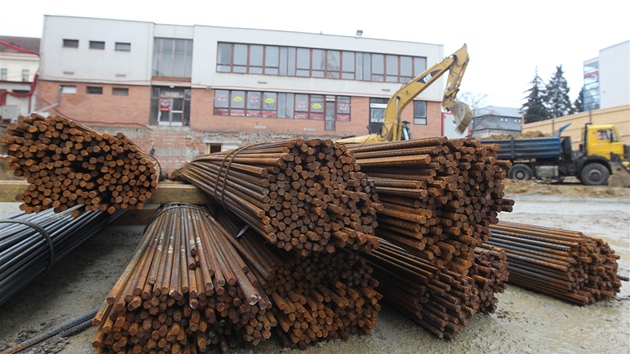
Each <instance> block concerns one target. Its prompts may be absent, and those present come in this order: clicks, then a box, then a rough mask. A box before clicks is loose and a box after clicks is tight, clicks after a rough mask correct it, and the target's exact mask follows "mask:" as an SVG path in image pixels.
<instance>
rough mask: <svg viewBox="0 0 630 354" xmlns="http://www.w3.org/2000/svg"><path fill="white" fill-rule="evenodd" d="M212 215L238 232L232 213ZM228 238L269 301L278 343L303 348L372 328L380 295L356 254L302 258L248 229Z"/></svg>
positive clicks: (293, 347)
mask: <svg viewBox="0 0 630 354" xmlns="http://www.w3.org/2000/svg"><path fill="white" fill-rule="evenodd" d="M217 213H218V214H217V216H216V217H217V220H219V222H220V223H221V224H222V225H224V226H225V227H226V229H227V230H230V233H232V234H234V235H237V234H239V229H241V228H240V226H237V225H238V224H239V222H238V221H237V220H236V217H234V216H230V214H229V213H225V212H222V211H221V210H219V211H217ZM231 240H232V243H233V244H234V247H236V248H237V249H238V250H239V253H240V254H241V255H242V256H243V258H244V259H245V261H246V263H247V264H248V265H250V269H252V272H253V273H254V274H255V275H256V278H257V279H258V280H259V283H260V284H261V286H262V288H263V289H264V291H265V293H266V294H267V296H269V299H270V300H271V302H272V304H273V307H272V308H271V311H272V313H273V314H274V317H275V318H276V320H277V325H278V326H277V327H276V333H277V334H278V337H279V338H280V341H281V343H282V345H283V346H285V347H287V348H292V349H296V348H300V349H306V348H307V346H308V345H312V344H314V343H316V342H318V341H322V340H328V339H344V340H345V339H347V338H348V337H349V336H350V335H353V334H369V333H370V331H371V330H372V329H373V328H374V327H375V326H376V324H377V316H378V313H379V311H380V305H379V303H378V301H379V300H380V299H381V297H382V296H381V295H380V293H378V292H377V291H376V290H375V288H376V287H377V286H378V282H377V281H376V280H375V279H374V278H372V269H371V268H370V267H369V266H368V265H367V262H366V260H365V259H363V258H362V257H360V256H359V255H358V254H357V253H355V252H353V251H350V250H347V249H340V250H337V251H336V252H334V253H333V254H328V253H313V254H311V255H309V256H306V257H303V256H300V255H299V254H298V252H295V251H292V252H284V251H282V250H278V249H277V248H275V247H269V246H265V245H264V244H263V243H262V241H263V240H264V238H263V237H262V236H260V235H258V234H257V232H255V231H253V230H251V229H250V230H247V231H245V232H243V233H242V235H241V236H239V238H238V239H235V238H232V239H231Z"/></svg>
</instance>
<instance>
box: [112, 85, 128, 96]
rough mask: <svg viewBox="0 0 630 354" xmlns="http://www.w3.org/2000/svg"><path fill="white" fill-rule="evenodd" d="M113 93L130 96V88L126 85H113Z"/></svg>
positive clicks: (114, 94)
mask: <svg viewBox="0 0 630 354" xmlns="http://www.w3.org/2000/svg"><path fill="white" fill-rule="evenodd" d="M112 95H113V96H129V89H128V88H125V87H113V88H112Z"/></svg>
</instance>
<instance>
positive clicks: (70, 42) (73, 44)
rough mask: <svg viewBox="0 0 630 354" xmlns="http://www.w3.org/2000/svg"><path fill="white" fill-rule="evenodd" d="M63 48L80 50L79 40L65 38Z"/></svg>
mask: <svg viewBox="0 0 630 354" xmlns="http://www.w3.org/2000/svg"><path fill="white" fill-rule="evenodd" d="M62 41H63V42H62V47H64V48H79V40H78V39H70V38H63V39H62Z"/></svg>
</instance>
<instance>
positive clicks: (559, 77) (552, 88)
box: [543, 65, 571, 118]
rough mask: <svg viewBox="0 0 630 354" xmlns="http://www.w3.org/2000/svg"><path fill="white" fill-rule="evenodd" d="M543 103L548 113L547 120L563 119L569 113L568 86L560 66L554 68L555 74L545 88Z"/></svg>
mask: <svg viewBox="0 0 630 354" xmlns="http://www.w3.org/2000/svg"><path fill="white" fill-rule="evenodd" d="M543 101H544V103H545V107H547V112H549V118H556V117H564V116H566V115H567V114H569V112H570V111H571V99H570V98H569V86H568V84H567V80H566V79H565V78H564V72H563V71H562V65H560V66H556V72H555V74H553V76H552V77H551V79H549V82H548V83H547V85H546V86H545V93H544V96H543Z"/></svg>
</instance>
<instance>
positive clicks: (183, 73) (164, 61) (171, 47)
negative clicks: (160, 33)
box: [153, 38, 193, 78]
mask: <svg viewBox="0 0 630 354" xmlns="http://www.w3.org/2000/svg"><path fill="white" fill-rule="evenodd" d="M192 48H193V41H192V40H190V39H174V38H155V40H154V43H153V76H165V77H187V78H190V77H191V76H192Z"/></svg>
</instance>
